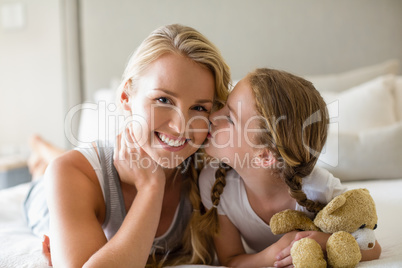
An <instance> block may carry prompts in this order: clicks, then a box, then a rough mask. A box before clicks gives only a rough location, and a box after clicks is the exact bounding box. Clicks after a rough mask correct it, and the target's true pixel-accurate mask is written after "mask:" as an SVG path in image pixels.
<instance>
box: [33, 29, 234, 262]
mask: <svg viewBox="0 0 402 268" xmlns="http://www.w3.org/2000/svg"><path fill="white" fill-rule="evenodd" d="M229 80H230V73H229V68H228V66H227V65H226V63H225V62H224V60H223V58H222V56H221V55H220V53H219V51H218V50H217V48H216V47H215V46H214V45H213V44H212V43H211V42H209V41H208V40H207V39H206V38H205V37H204V36H203V35H201V34H200V33H199V32H197V31H196V30H194V29H192V28H190V27H185V26H181V25H169V26H165V27H161V28H159V29H157V30H155V31H154V32H153V33H151V35H150V36H149V37H147V38H146V39H145V40H144V41H143V43H142V44H141V45H140V47H139V48H138V49H137V50H136V52H135V53H134V55H133V56H132V57H131V59H130V61H129V63H128V65H127V67H126V69H125V72H124V74H123V79H122V83H121V85H120V87H119V89H118V94H117V96H118V97H119V103H120V104H121V108H122V109H123V110H124V112H125V113H128V114H129V115H130V116H131V119H130V120H126V121H125V122H128V123H127V125H126V126H125V130H124V131H123V132H122V133H121V134H120V135H118V137H117V139H116V148H114V149H113V148H103V147H102V146H101V143H97V145H94V146H93V148H91V149H89V150H86V149H76V150H73V151H69V152H67V153H65V154H63V155H62V156H60V157H58V158H57V159H56V160H54V161H52V162H51V164H50V165H49V167H48V168H47V171H46V174H45V182H46V183H43V182H42V181H41V180H39V182H38V183H37V184H35V186H34V188H33V189H32V191H31V193H30V194H29V196H28V198H27V202H26V210H27V218H28V220H29V223H30V226H31V227H33V230H34V232H35V233H39V232H38V231H40V230H44V231H46V226H47V225H46V224H47V222H48V218H47V217H46V211H47V209H46V206H42V207H44V209H43V211H45V212H44V214H43V215H44V217H41V219H37V220H34V219H33V221H32V220H31V218H33V217H32V215H38V210H37V208H38V205H36V203H35V202H38V201H37V200H39V199H40V198H38V193H40V192H41V190H40V189H41V187H42V186H41V185H44V184H46V188H47V191H46V192H47V204H48V206H49V218H50V241H51V242H50V247H51V255H52V256H51V257H52V262H53V264H55V265H56V266H73V267H78V266H85V267H92V266H96V267H123V266H124V267H125V266H135V267H144V266H145V265H146V264H147V263H148V264H149V263H152V264H159V265H161V264H163V263H165V264H166V263H175V264H178V263H210V262H211V261H212V259H213V253H212V252H211V249H210V247H208V242H209V241H208V240H207V238H204V237H205V236H203V235H202V232H197V231H196V228H197V225H196V224H192V223H196V222H197V221H198V219H197V217H199V214H200V210H201V209H202V208H201V207H200V206H201V202H200V196H199V192H198V186H197V180H198V172H197V167H196V166H195V161H194V156H197V152H198V151H199V150H198V149H199V147H200V146H201V145H202V143H203V142H204V140H205V138H206V136H207V133H208V115H209V114H210V112H211V111H213V110H215V109H216V108H218V106H219V105H220V103H222V102H223V101H224V100H225V99H226V96H227V87H228V84H229ZM191 157H192V158H191ZM198 160H199V159H198ZM184 164H185V165H184ZM181 166H185V167H186V168H185V169H183V171H182V172H180V167H181ZM39 197H40V196H39ZM35 199H36V200H35ZM197 234H198V235H197ZM150 256H152V257H153V258H149V257H150Z"/></svg>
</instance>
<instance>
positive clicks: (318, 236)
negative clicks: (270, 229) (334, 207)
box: [275, 231, 331, 267]
mask: <svg viewBox="0 0 402 268" xmlns="http://www.w3.org/2000/svg"><path fill="white" fill-rule="evenodd" d="M290 234H291V233H290ZM286 235H288V234H285V235H284V237H285V236H286ZM330 236H331V234H326V233H323V232H317V231H304V232H298V233H296V235H295V236H294V239H293V241H292V242H291V243H290V245H288V246H287V247H285V248H284V249H283V250H282V251H280V252H279V253H278V254H277V255H276V259H277V261H276V262H275V267H292V266H291V265H292V257H291V256H290V250H291V248H292V246H293V244H294V243H295V242H296V241H298V240H300V239H302V238H306V237H308V238H311V239H314V240H315V241H316V242H317V243H318V244H320V246H321V248H322V250H323V251H324V252H326V248H327V247H326V244H327V241H328V238H329V237H330ZM282 238H283V237H282ZM282 238H281V239H282Z"/></svg>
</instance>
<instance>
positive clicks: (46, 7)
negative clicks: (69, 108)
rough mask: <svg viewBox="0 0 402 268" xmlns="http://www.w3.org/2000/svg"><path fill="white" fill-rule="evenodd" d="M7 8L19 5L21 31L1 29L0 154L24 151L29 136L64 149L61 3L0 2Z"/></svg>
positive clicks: (44, 0) (37, 0)
mask: <svg viewBox="0 0 402 268" xmlns="http://www.w3.org/2000/svg"><path fill="white" fill-rule="evenodd" d="M9 3H22V4H23V8H24V13H25V26H24V27H23V28H22V29H16V30H8V31H7V30H5V29H3V28H2V25H0V117H1V118H0V149H2V150H6V151H7V150H8V151H10V150H11V151H12V150H13V148H12V147H19V146H26V143H27V140H28V137H29V136H30V135H32V134H33V133H38V134H41V135H42V136H43V137H45V138H46V139H48V140H50V141H51V142H52V143H55V144H57V145H58V146H64V145H65V138H64V129H63V127H64V113H65V102H64V98H65V96H66V93H65V90H64V77H63V68H64V67H63V44H62V38H61V24H60V21H61V15H60V12H61V8H60V3H61V1H58V0H34V1H33V0H19V1H10V0H0V7H2V6H3V5H5V4H9ZM7 148H8V149H7Z"/></svg>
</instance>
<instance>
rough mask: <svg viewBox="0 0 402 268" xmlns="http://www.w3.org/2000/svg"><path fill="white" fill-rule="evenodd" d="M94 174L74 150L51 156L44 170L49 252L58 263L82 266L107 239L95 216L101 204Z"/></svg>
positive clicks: (61, 265) (100, 192)
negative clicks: (53, 157)
mask: <svg viewBox="0 0 402 268" xmlns="http://www.w3.org/2000/svg"><path fill="white" fill-rule="evenodd" d="M94 178H96V174H95V172H94V171H93V169H92V167H91V165H90V164H89V162H88V161H87V160H86V158H85V157H84V156H83V155H82V154H81V153H79V152H77V151H71V152H68V153H66V154H65V155H63V156H62V157H60V158H58V159H56V160H54V161H53V162H51V164H50V165H49V167H48V169H47V171H46V174H45V180H46V186H47V191H46V192H47V203H48V206H49V213H50V241H51V254H52V262H53V265H55V266H57V267H59V266H60V267H81V266H82V265H83V264H84V263H85V262H86V261H87V260H88V259H89V257H90V256H91V255H92V254H94V253H95V252H96V251H97V250H99V249H100V248H101V247H102V246H103V245H104V244H106V242H107V240H106V237H105V235H104V233H103V230H102V227H101V223H100V222H99V220H98V217H97V215H98V214H99V212H100V211H101V209H102V207H101V206H102V204H104V201H103V196H102V191H101V189H100V185H99V183H98V184H95V183H94V180H91V179H94ZM103 206H104V205H103Z"/></svg>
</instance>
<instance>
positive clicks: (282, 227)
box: [269, 209, 320, 235]
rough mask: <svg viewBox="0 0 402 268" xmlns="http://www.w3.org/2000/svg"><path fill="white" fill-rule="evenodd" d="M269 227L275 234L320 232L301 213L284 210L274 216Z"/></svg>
mask: <svg viewBox="0 0 402 268" xmlns="http://www.w3.org/2000/svg"><path fill="white" fill-rule="evenodd" d="M269 225H270V227H271V231H272V233H273V234H275V235H276V234H284V233H288V232H291V231H295V230H301V231H320V229H318V228H317V227H316V226H315V225H314V223H313V221H312V220H311V219H310V218H309V217H307V215H306V214H304V213H303V212H301V211H296V210H291V209H288V210H284V211H281V212H279V213H276V214H275V215H274V216H272V218H271V220H270V222H269Z"/></svg>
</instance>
